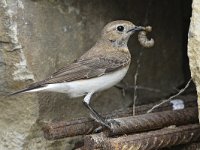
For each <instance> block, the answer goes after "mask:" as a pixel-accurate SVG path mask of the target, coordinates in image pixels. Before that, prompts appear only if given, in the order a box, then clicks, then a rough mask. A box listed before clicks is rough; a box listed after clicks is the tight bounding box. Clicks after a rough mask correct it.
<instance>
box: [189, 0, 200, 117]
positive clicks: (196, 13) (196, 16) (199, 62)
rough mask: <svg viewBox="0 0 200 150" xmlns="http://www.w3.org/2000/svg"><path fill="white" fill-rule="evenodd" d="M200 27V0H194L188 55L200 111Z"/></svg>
mask: <svg viewBox="0 0 200 150" xmlns="http://www.w3.org/2000/svg"><path fill="white" fill-rule="evenodd" d="M199 27H200V1H199V0H193V4H192V17H191V23H190V29H189V33H188V56H189V60H190V69H191V75H192V78H193V80H194V82H195V84H196V89H197V95H198V107H199V112H200V28H199ZM199 116H200V113H199ZM199 118H200V117H199Z"/></svg>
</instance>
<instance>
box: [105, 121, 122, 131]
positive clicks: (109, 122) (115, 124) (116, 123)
mask: <svg viewBox="0 0 200 150" xmlns="http://www.w3.org/2000/svg"><path fill="white" fill-rule="evenodd" d="M106 122H108V124H109V126H110V129H112V128H113V127H119V126H120V122H118V121H116V120H115V119H108V120H106Z"/></svg>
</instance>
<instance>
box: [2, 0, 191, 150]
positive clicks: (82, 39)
mask: <svg viewBox="0 0 200 150" xmlns="http://www.w3.org/2000/svg"><path fill="white" fill-rule="evenodd" d="M190 4H191V1H187V0H185V1H183V0H176V1H173V0H168V1H159V0H142V1H136V0H125V1H123V2H122V1H121V0H116V1H112V0H96V1H89V0H86V1H82V0H77V1H73V0H34V1H33V0H32V1H31V0H0V83H1V84H0V110H1V113H0V149H1V150H4V149H5V150H20V149H27V150H29V149H32V150H36V149H40V150H44V149H48V150H51V149H52V150H53V149H71V148H72V147H73V144H74V141H75V139H76V138H69V139H63V140H58V141H46V140H45V139H44V138H43V135H42V132H41V127H40V123H41V122H46V121H52V120H62V119H72V118H76V117H81V116H88V112H87V110H86V109H85V108H84V107H83V105H82V102H81V101H82V98H78V99H73V100H71V99H69V98H68V97H67V96H66V95H65V94H55V93H39V94H21V95H17V96H13V97H7V96H6V95H7V94H8V93H10V92H12V91H16V90H18V89H21V88H23V87H25V86H26V85H28V84H29V83H32V82H34V81H38V80H42V79H44V78H45V77H47V76H48V75H49V74H51V73H53V72H54V71H56V70H57V69H58V68H60V67H63V66H64V65H65V64H68V63H71V62H72V61H73V60H75V59H76V58H77V57H79V56H80V55H81V54H83V53H84V52H85V51H87V50H88V49H89V48H90V47H91V46H92V45H93V44H94V43H95V41H96V39H97V38H98V36H99V34H100V31H101V29H102V28H103V26H104V25H105V24H106V23H108V22H110V21H112V20H117V19H125V20H130V21H132V22H134V23H135V24H136V25H151V26H152V27H153V32H152V34H151V36H152V37H153V38H154V39H155V41H156V44H155V46H154V47H153V48H151V49H145V48H142V47H141V46H140V45H139V42H138V41H137V36H136V35H135V36H134V37H132V38H131V39H130V41H129V44H128V46H129V49H130V51H131V54H132V57H133V60H132V64H131V67H130V70H129V72H128V74H127V76H126V77H125V79H124V80H123V83H127V84H129V85H133V84H134V74H135V70H136V66H137V65H136V61H137V59H138V57H139V55H140V54H142V56H141V60H140V68H139V75H138V85H139V86H141V87H142V89H141V90H139V91H138V100H137V104H144V103H149V102H150V101H156V100H158V99H160V98H163V97H166V96H168V95H170V94H171V93H174V92H176V90H175V89H176V88H177V87H178V86H179V85H181V84H183V83H184V82H185V81H186V80H187V79H188V77H187V76H188V74H187V73H188V72H189V68H188V65H187V63H185V60H186V62H187V56H186V50H187V47H186V39H187V29H188V23H189V17H190ZM147 89H153V90H147ZM132 97H133V89H128V90H127V91H126V95H125V96H123V94H122V91H121V90H120V89H118V88H116V87H113V88H111V89H109V90H107V91H104V92H102V93H99V94H97V95H96V96H95V97H94V99H93V101H92V105H94V107H95V109H97V111H99V112H105V111H108V112H109V111H112V110H114V109H118V108H123V107H127V106H129V105H132V101H133V100H132Z"/></svg>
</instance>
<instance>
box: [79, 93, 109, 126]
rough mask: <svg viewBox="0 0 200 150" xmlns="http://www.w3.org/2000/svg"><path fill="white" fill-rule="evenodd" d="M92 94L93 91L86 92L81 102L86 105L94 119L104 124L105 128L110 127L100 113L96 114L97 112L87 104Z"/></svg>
mask: <svg viewBox="0 0 200 150" xmlns="http://www.w3.org/2000/svg"><path fill="white" fill-rule="evenodd" d="M92 94H93V92H91V93H88V94H87V95H86V96H85V98H84V100H83V104H84V105H85V106H86V108H87V109H89V110H90V112H91V115H92V117H94V119H95V120H96V121H97V122H99V123H100V124H102V125H104V126H106V127H107V128H109V129H110V128H111V127H110V125H109V123H108V122H107V121H106V120H105V119H104V117H102V116H101V115H100V114H98V113H97V112H96V111H95V110H94V109H93V108H92V107H91V106H90V105H89V103H90V99H91V96H92Z"/></svg>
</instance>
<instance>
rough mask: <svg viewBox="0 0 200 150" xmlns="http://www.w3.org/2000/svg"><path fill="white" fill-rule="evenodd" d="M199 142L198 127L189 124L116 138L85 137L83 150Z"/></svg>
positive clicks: (146, 149)
mask: <svg viewBox="0 0 200 150" xmlns="http://www.w3.org/2000/svg"><path fill="white" fill-rule="evenodd" d="M197 141H200V125H199V124H191V125H186V126H180V127H168V128H164V129H160V130H156V131H150V132H145V133H140V134H132V135H124V136H121V137H118V138H111V137H105V136H102V133H101V134H96V135H88V136H86V137H85V141H84V148H83V149H85V150H93V149H98V150H103V149H106V150H153V149H159V148H164V147H171V146H175V145H180V144H186V143H189V142H197Z"/></svg>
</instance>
